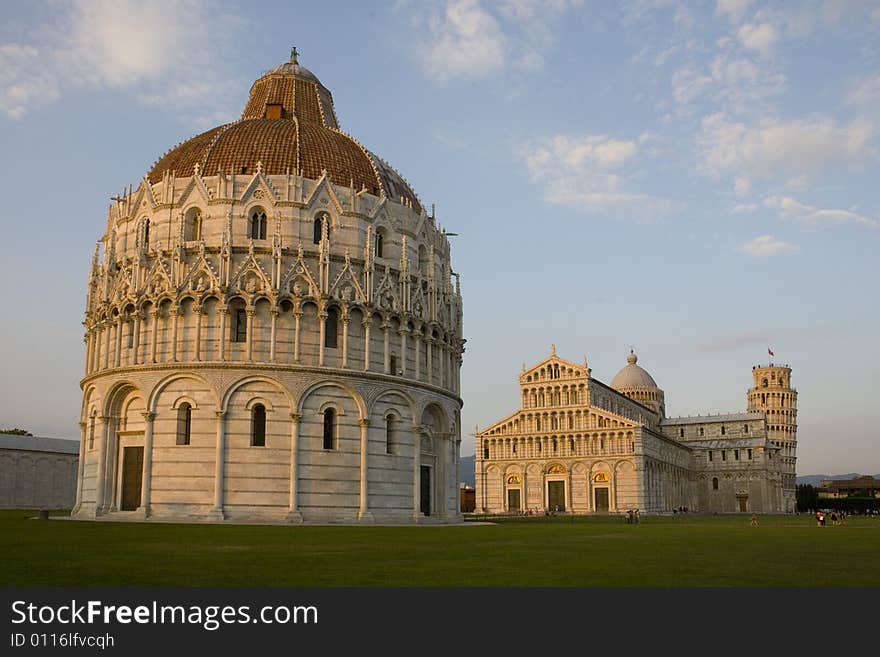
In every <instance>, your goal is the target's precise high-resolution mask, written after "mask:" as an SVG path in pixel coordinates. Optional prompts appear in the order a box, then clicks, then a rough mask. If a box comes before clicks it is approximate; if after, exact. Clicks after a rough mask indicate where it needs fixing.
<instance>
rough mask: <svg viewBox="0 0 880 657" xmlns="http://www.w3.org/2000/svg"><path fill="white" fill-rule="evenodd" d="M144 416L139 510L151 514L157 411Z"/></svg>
mask: <svg viewBox="0 0 880 657" xmlns="http://www.w3.org/2000/svg"><path fill="white" fill-rule="evenodd" d="M141 415H143V416H144V474H143V477H142V478H141V508H140V509H139V511H140V512H141V514H142V515H143V516H144V518H148V517H149V516H150V497H151V492H152V490H153V486H152V479H153V420H154V419H155V418H156V414H155V413H141Z"/></svg>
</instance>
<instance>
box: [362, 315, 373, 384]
mask: <svg viewBox="0 0 880 657" xmlns="http://www.w3.org/2000/svg"><path fill="white" fill-rule="evenodd" d="M371 320H372V318H371V317H365V318H364V321H363V324H362V325H363V327H364V372H368V371H369V370H370V324H371V323H372V321H371Z"/></svg>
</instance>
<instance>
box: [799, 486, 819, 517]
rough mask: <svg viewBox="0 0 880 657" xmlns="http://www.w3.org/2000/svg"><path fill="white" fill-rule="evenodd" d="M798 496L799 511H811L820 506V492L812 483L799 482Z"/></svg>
mask: <svg viewBox="0 0 880 657" xmlns="http://www.w3.org/2000/svg"><path fill="white" fill-rule="evenodd" d="M796 498H797V508H798V511H810V510H811V509H817V508H818V507H819V493H818V491H817V490H816V489H815V488H814V487H813V486H812V485H811V484H798V485H797V490H796Z"/></svg>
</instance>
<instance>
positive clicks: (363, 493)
mask: <svg viewBox="0 0 880 657" xmlns="http://www.w3.org/2000/svg"><path fill="white" fill-rule="evenodd" d="M358 424H359V425H360V427H361V477H360V508H359V509H358V520H359V521H361V522H372V521H373V514H372V513H370V509H369V506H370V505H369V498H368V497H367V495H368V494H369V491H368V490H367V478H368V476H369V470H368V469H367V452H368V450H369V440H368V432H367V430H368V428H369V426H370V419H369V418H365V417H364V418H361V419H360V420H359V421H358Z"/></svg>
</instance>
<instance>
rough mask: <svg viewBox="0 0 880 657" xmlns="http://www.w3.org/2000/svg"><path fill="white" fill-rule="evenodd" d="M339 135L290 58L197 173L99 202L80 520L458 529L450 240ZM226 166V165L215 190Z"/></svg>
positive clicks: (171, 176) (459, 345) (389, 176)
mask: <svg viewBox="0 0 880 657" xmlns="http://www.w3.org/2000/svg"><path fill="white" fill-rule="evenodd" d="M270 84H271V85H275V86H273V87H271V89H270V91H269V92H268V93H266V92H265V88H264V87H265V86H266V85H270ZM261 85H263V86H261ZM285 85H286V86H285ZM276 87H277V89H282V90H283V89H287V90H288V96H286V97H285V98H286V100H284V101H283V102H282V101H280V100H279V101H278V105H277V106H275V105H273V102H274V101H273V98H275V96H273V94H274V93H275V91H272V89H276ZM277 89H276V91H277ZM279 93H280V92H279ZM294 93H296V94H299V95H298V96H296V99H297V100H296V101H295V102H294V100H293V98H294ZM306 94H309V96H308V97H307V96H306ZM276 95H277V94H276ZM315 99H317V100H315ZM306 101H308V103H311V105H309V104H308V103H307V102H306ZM282 105H283V107H282ZM255 107H256V109H254V108H255ZM315 107H318V109H320V110H321V111H320V113H319V112H318V111H317V110H315ZM303 108H305V109H303ZM253 112H257V114H255V115H254V116H256V118H249V117H250V114H249V113H253ZM309 112H311V113H309ZM276 115H277V116H280V117H281V118H277V117H276ZM336 125H337V124H336V119H335V113H334V110H333V108H332V101H330V99H329V92H327V91H326V89H325V88H324V87H323V86H322V85H320V83H319V82H317V79H316V78H314V76H313V75H312V74H311V73H310V72H308V71H307V70H306V69H303V68H302V67H301V66H299V65H298V64H297V63H296V61H295V58H294V57H292V58H291V63H290V64H285V65H282V66H280V67H277V68H276V69H273V70H272V71H270V72H268V73H267V74H265V75H264V76H263V77H261V78H260V79H259V80H258V81H257V82H256V83H255V84H254V88H253V89H252V92H251V98H250V99H249V104H248V107H247V108H246V111H245V115H243V118H242V120H241V121H238V122H235V123H233V124H229V126H223V127H221V128H218V129H216V131H217V132H216V133H212V132H211V131H209V133H205V135H207V136H206V137H205V139H204V140H203V143H204V144H205V145H204V146H199V148H203V149H204V155H202V151H199V158H201V159H200V160H198V161H196V164H195V166H193V167H192V170H189V171H186V172H185V173H184V172H181V171H173V170H167V171H164V170H163V171H158V169H157V167H154V169H153V171H151V173H150V174H149V175H148V176H145V178H144V180H143V181H142V182H141V184H140V185H139V186H138V187H137V189H134V190H131V191H129V192H126V193H125V194H123V195H121V196H120V197H118V199H117V200H116V201H115V202H114V204H113V205H112V206H111V207H110V209H109V212H108V217H107V224H106V228H105V231H104V234H103V235H102V237H101V239H100V242H99V244H98V247H97V248H96V251H95V255H94V258H93V262H92V266H91V270H90V274H89V281H88V294H87V305H86V319H85V323H84V324H85V327H86V333H85V345H86V359H85V361H86V363H85V375H84V378H83V380H82V384H81V385H82V389H83V402H82V415H81V422H80V426H81V440H82V441H81V455H80V456H81V458H80V472H79V485H78V490H77V500H76V506H75V510H74V515H75V516H76V517H88V518H93V517H101V516H108V515H109V516H110V517H117V518H125V517H132V518H134V517H138V518H174V519H182V520H195V521H198V520H221V519H229V520H234V521H257V520H266V521H278V522H301V521H306V522H374V521H375V522H435V521H439V522H451V521H456V520H458V519H459V518H460V514H459V511H458V490H457V468H458V454H459V444H460V426H459V411H460V408H461V400H460V397H459V369H460V366H461V359H462V354H463V351H464V340H463V338H462V333H461V326H462V323H461V320H462V305H461V296H460V292H459V282H458V277H457V275H455V274H454V272H453V271H452V269H451V260H450V245H449V242H448V240H447V238H446V234H445V231H443V230H442V228H441V227H440V226H439V225H438V223H437V221H436V219H435V218H434V216H433V212H432V215H429V214H428V213H427V212H426V211H425V210H424V209H423V208H422V206H421V204H420V203H419V202H418V199H417V197H415V195H414V193H412V192H411V190H409V188H408V186H407V185H406V184H405V182H404V181H402V179H401V178H399V176H398V175H397V174H396V172H394V171H393V170H391V169H390V167H388V165H387V164H386V163H384V162H383V161H382V160H380V159H379V158H377V157H376V156H374V155H373V154H372V153H370V152H369V151H367V150H366V149H364V148H363V147H362V146H360V144H359V143H358V142H356V141H355V140H354V139H353V138H351V137H349V136H348V135H346V134H345V133H342V132H341V131H340V130H338V128H337V127H336ZM250 129H254V130H256V129H259V130H261V131H262V132H260V133H259V135H257V137H254V138H253V143H248V142H247V140H246V139H245V138H244V137H246V136H247V134H248V133H247V132H246V130H250ZM235 131H238V132H235ZM288 132H289V134H290V135H292V136H291V137H290V139H292V140H294V142H295V143H294V146H295V148H298V149H299V150H297V151H296V152H295V153H294V154H295V155H296V157H295V158H294V159H292V160H291V161H289V162H288V161H286V160H284V159H283V158H281V156H279V155H278V153H279V152H282V151H283V148H288V147H289V146H290V144H287V145H286V146H285V145H284V144H283V143H282V144H281V146H279V145H278V140H280V139H281V138H282V137H284V138H286V137H285V136H286V135H287V134H288ZM233 133H235V134H236V135H238V136H235V137H234V138H233V137H229V138H228V139H226V141H225V142H224V141H223V139H224V138H223V137H222V135H224V134H230V135H231V134H233ZM212 134H215V135H216V136H213V137H212ZM254 134H256V133H254ZM266 134H268V135H269V136H270V137H272V139H271V140H269V139H265V138H264V137H265V135H266ZM241 135H244V137H242V136H241ZM261 135H262V136H261ZM279 135H280V137H279ZM308 135H312V137H310V138H311V139H313V141H312V142H311V145H310V142H307V141H306V136H308ZM258 137H259V138H258ZM201 138H202V136H199V137H196V138H194V140H192V143H196V142H198V140H199V139H201ZM211 139H213V141H211ZM273 140H274V141H273ZM334 140H336V141H334ZM328 144H330V146H333V144H341V146H339V147H336V146H334V147H333V148H331V147H330V146H327V145H328ZM196 146H198V143H196ZM282 147H283V148H282ZM187 148H191V146H190V144H189V143H187V144H183V145H182V146H179V147H177V150H176V151H172V152H171V155H170V156H169V155H166V156H165V157H166V159H164V160H160V162H159V165H162V163H163V162H165V161H167V158H168V157H178V161H181V160H180V158H181V157H183V156H181V155H180V153H183V155H186V152H187V151H186V149H187ZM223 149H225V150H223ZM261 149H262V150H261ZM334 149H335V150H334ZM346 149H348V150H346ZM218 151H222V152H223V153H224V157H226V158H227V160H228V161H229V162H233V161H234V164H226V165H224V166H223V168H222V169H221V168H220V166H217V167H216V170H215V171H213V172H210V173H211V175H208V173H209V172H208V171H207V170H203V169H202V168H201V167H200V165H199V162H202V163H205V162H210V160H209V158H210V157H213V156H214V155H216V153H217V152H218ZM284 153H286V151H283V152H282V155H283V154H284ZM351 153H354V156H357V157H362V158H363V160H362V161H359V162H358V163H356V164H357V165H358V166H359V167H360V168H359V169H358V168H357V167H355V166H354V165H352V164H351V162H350V160H351V157H354V156H352V155H351ZM285 157H286V156H285ZM290 157H291V158H293V155H291V156H290ZM235 158H238V159H235ZM247 158H251V159H254V160H255V161H254V162H249V160H248V159H247ZM258 158H259V159H258ZM279 158H280V159H279ZM309 158H311V159H309ZM340 158H342V159H341V160H340ZM345 158H348V159H345ZM264 160H265V161H266V162H270V163H274V164H273V165H272V166H269V165H264ZM305 161H308V162H311V165H310V166H312V169H313V171H312V173H311V174H310V173H309V172H308V171H306V170H304V168H302V167H300V168H299V169H298V168H297V167H296V166H295V165H296V164H297V163H298V162H299V163H302V162H305ZM291 163H292V164H293V165H294V166H293V167H291V166H290V165H291ZM244 164H249V166H243V165H244ZM159 165H157V166H159ZM317 167H320V170H318V169H317ZM370 167H372V168H370ZM349 170H351V171H353V172H354V173H349ZM339 171H342V172H343V173H338V172H339ZM243 172H245V173H243ZM364 172H366V173H364ZM343 175H345V176H348V175H351V181H350V182H349V181H348V178H345V183H342V182H341V179H342V176H343ZM356 175H361V176H365V177H366V178H367V180H366V182H363V181H361V183H360V184H358V182H357V181H356V179H355V176H356ZM372 175H375V178H369V176H372Z"/></svg>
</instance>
